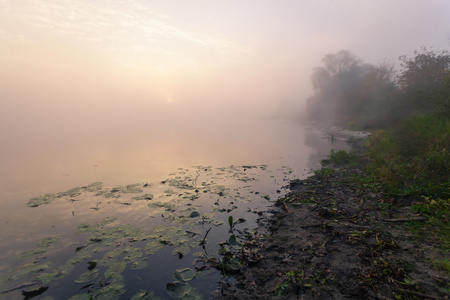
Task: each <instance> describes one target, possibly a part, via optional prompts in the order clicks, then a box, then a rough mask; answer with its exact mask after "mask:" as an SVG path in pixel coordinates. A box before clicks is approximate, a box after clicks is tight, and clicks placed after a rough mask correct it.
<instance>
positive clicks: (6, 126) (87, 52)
mask: <svg viewBox="0 0 450 300" xmlns="http://www.w3.org/2000/svg"><path fill="white" fill-rule="evenodd" d="M449 10H450V3H449V2H448V1H443V0H442V1H438V0H434V1H426V2H425V1H376V2H375V1H373V2H361V1H332V2H329V1H314V2H310V1H308V2H307V1H287V2H283V3H274V2H272V1H248V2H245V3H238V2H235V1H226V2H225V1H222V2H209V1H194V2H189V3H188V2H184V1H164V2H161V1H138V0H126V1H94V2H92V1H72V0H66V1H48V0H30V1H10V0H0V43H1V45H2V46H1V47H0V102H1V110H0V143H1V145H0V154H1V155H0V162H1V166H2V167H1V171H0V177H1V181H2V184H1V191H2V193H3V194H5V193H24V191H25V190H26V189H27V188H26V186H30V187H31V186H32V185H33V184H32V183H33V182H34V183H35V184H37V185H39V186H41V188H40V189H39V188H37V187H36V186H35V187H34V188H32V190H33V192H38V191H39V192H45V191H47V189H50V190H51V189H54V188H55V186H52V184H51V182H52V178H55V177H57V176H65V177H70V178H77V176H79V177H78V178H79V179H77V180H75V179H74V180H73V181H74V183H75V182H77V184H79V182H78V181H79V180H81V178H83V176H85V178H86V179H87V180H88V179H89V180H90V179H96V180H101V177H104V178H105V179H109V180H113V181H114V180H117V181H120V180H125V179H126V178H127V176H132V175H131V174H133V173H136V172H138V170H139V168H138V167H137V166H142V168H144V166H145V168H146V169H152V170H153V171H152V172H154V174H163V173H164V172H167V171H170V170H169V169H170V168H173V167H176V165H177V164H184V163H190V162H198V163H226V162H228V161H229V162H230V163H233V161H235V162H241V161H242V160H245V159H248V160H252V158H253V159H254V158H255V156H257V155H258V154H257V153H258V151H257V149H258V148H264V147H269V146H268V145H267V144H270V147H281V146H277V145H275V143H283V141H273V140H269V139H268V136H269V135H270V134H272V135H273V136H279V133H276V132H274V131H275V130H276V129H272V132H271V129H270V128H271V127H270V126H269V125H268V124H269V123H268V122H269V121H268V120H274V119H275V118H276V117H278V118H282V117H289V118H290V120H291V121H292V118H295V120H296V121H299V120H302V119H303V118H304V115H303V114H302V109H303V107H304V103H305V99H306V97H307V96H308V95H309V94H310V92H311V87H310V80H309V76H310V74H311V70H312V69H313V68H314V67H315V66H317V65H318V64H320V59H321V57H323V56H324V55H325V54H327V53H330V52H335V51H338V50H340V49H350V50H351V51H353V52H354V53H355V54H356V55H358V56H359V57H361V58H363V59H364V60H366V61H368V62H371V63H377V62H380V61H382V60H383V59H389V60H391V61H393V62H394V63H395V62H396V59H397V57H398V56H399V55H402V54H408V53H412V51H413V50H415V49H418V48H420V47H421V46H427V47H435V48H437V49H443V48H444V49H445V48H448V46H449V38H450V21H449V20H448V14H447V12H448V11H449ZM264 120H266V121H264ZM255 122H256V123H255ZM258 126H259V127H258ZM286 138H289V137H286ZM252 145H253V146H252ZM213 149H214V150H213ZM225 157H226V159H225ZM254 160H255V161H260V160H258V159H254ZM131 165H133V166H135V167H133V168H129V166H131ZM89 168H90V169H89ZM94 168H95V169H94ZM88 170H89V171H88ZM127 170H128V171H127ZM121 173H122V175H121ZM138 173H139V172H138ZM93 174H96V175H93ZM139 174H140V175H138V176H135V178H130V180H131V179H136V178H137V177H139V176H141V175H143V174H144V171H142V172H141V173H139ZM94 177H95V178H94ZM47 178H48V182H49V183H48V184H49V185H50V186H51V187H48V188H46V187H45V182H46V181H47ZM53 181H54V179H53ZM54 182H55V184H56V182H57V184H61V183H62V182H64V180H57V181H54ZM69 182H70V180H69ZM57 184H56V185H57Z"/></svg>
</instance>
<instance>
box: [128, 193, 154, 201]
mask: <svg viewBox="0 0 450 300" xmlns="http://www.w3.org/2000/svg"><path fill="white" fill-rule="evenodd" d="M153 198H154V196H153V194H144V195H142V196H138V197H133V198H132V199H133V200H147V201H149V200H152V199H153Z"/></svg>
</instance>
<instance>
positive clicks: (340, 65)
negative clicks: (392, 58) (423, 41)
mask: <svg viewBox="0 0 450 300" xmlns="http://www.w3.org/2000/svg"><path fill="white" fill-rule="evenodd" d="M399 60H400V70H398V71H396V70H395V69H394V65H393V63H391V62H389V61H384V62H382V63H380V64H378V65H372V64H368V63H364V62H363V61H362V60H361V59H360V58H358V57H357V56H356V55H354V54H353V53H352V52H350V51H349V50H341V51H339V52H337V53H330V54H327V55H326V56H324V57H323V58H322V65H321V66H319V67H317V68H315V69H314V71H313V74H312V75H311V83H312V86H313V89H314V93H313V95H312V96H311V97H309V98H308V115H309V117H310V118H311V119H312V120H316V121H325V122H327V123H332V124H339V125H343V126H348V127H356V128H360V129H367V128H380V127H385V126H391V125H393V124H395V123H396V122H398V121H399V120H401V119H403V118H405V117H408V116H411V115H414V114H417V113H435V114H439V115H446V116H448V115H449V113H450V99H449V97H450V96H449V87H450V54H449V53H448V51H434V50H428V49H426V48H422V49H421V51H416V52H414V55H413V57H409V56H406V55H403V56H401V57H400V58H399Z"/></svg>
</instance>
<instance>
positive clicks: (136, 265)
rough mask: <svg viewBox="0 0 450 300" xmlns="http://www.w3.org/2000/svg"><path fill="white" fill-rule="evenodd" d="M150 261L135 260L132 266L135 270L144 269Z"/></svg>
mask: <svg viewBox="0 0 450 300" xmlns="http://www.w3.org/2000/svg"><path fill="white" fill-rule="evenodd" d="M147 266H148V263H147V262H146V261H145V260H139V261H135V262H133V263H132V264H131V266H130V268H131V269H133V270H142V269H145V268H147Z"/></svg>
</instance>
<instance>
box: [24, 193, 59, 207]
mask: <svg viewBox="0 0 450 300" xmlns="http://www.w3.org/2000/svg"><path fill="white" fill-rule="evenodd" d="M55 198H56V195H54V194H45V195H44V196H40V197H34V198H31V199H30V200H28V203H27V206H28V207H38V206H40V205H43V204H49V203H51V202H52V201H53V200H55Z"/></svg>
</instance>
